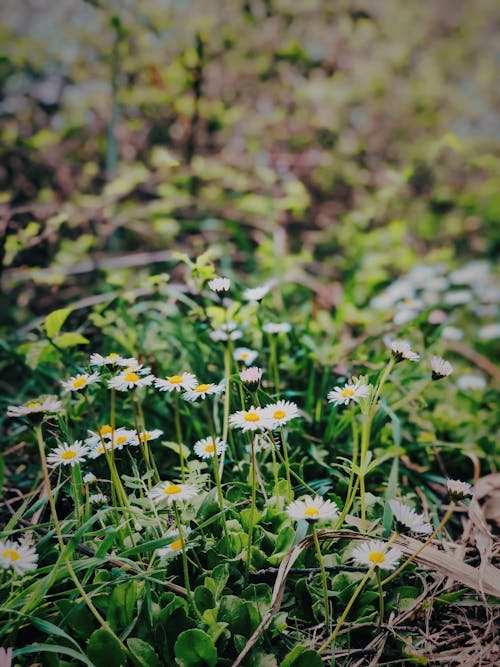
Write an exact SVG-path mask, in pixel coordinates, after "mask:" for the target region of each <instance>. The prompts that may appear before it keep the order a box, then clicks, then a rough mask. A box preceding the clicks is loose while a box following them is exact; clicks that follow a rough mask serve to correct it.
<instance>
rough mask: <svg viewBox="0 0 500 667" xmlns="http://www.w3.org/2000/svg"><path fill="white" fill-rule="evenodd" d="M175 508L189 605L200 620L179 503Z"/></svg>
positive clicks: (175, 504) (174, 504)
mask: <svg viewBox="0 0 500 667" xmlns="http://www.w3.org/2000/svg"><path fill="white" fill-rule="evenodd" d="M173 506H174V517H175V525H176V526H177V531H178V533H179V540H180V541H181V552H182V571H183V573H184V586H185V587H186V591H187V597H188V600H189V605H190V607H191V608H192V610H193V611H194V613H195V616H196V617H197V618H198V619H201V617H200V614H199V612H198V609H197V607H196V605H195V602H194V598H193V593H192V592H191V585H190V583H189V571H188V562H187V554H186V542H185V540H184V533H183V530H182V523H181V518H180V515H179V508H178V507H177V503H176V502H174V503H173Z"/></svg>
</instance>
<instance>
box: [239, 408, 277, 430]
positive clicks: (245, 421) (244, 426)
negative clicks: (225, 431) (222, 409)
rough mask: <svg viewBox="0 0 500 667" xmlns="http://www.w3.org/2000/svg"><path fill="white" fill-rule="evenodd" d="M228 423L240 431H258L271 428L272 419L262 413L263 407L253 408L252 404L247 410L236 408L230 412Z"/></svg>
mask: <svg viewBox="0 0 500 667" xmlns="http://www.w3.org/2000/svg"><path fill="white" fill-rule="evenodd" d="M229 424H230V425H231V426H232V427H233V428H240V429H241V430H242V431H258V430H259V429H266V428H268V429H270V428H272V426H273V420H272V419H270V418H269V417H268V416H267V415H266V414H265V413H264V410H263V408H254V407H253V405H252V407H251V408H250V409H249V410H238V412H235V413H234V414H232V415H231V416H230V417H229Z"/></svg>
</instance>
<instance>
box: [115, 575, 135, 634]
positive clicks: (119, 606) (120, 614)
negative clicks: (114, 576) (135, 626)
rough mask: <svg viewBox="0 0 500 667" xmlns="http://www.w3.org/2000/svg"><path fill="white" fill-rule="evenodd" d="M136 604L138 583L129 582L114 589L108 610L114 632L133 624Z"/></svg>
mask: <svg viewBox="0 0 500 667" xmlns="http://www.w3.org/2000/svg"><path fill="white" fill-rule="evenodd" d="M136 602H137V582H136V581H128V582H126V583H124V584H119V585H118V586H115V587H114V589H113V592H112V593H111V599H110V603H109V608H108V620H109V624H110V625H111V627H112V628H113V630H118V629H121V628H125V627H126V626H127V625H129V624H130V623H131V622H132V620H133V618H134V613H135V606H136Z"/></svg>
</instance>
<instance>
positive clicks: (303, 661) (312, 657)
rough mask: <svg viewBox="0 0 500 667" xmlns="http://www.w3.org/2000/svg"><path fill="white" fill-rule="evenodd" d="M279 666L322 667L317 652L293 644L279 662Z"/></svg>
mask: <svg viewBox="0 0 500 667" xmlns="http://www.w3.org/2000/svg"><path fill="white" fill-rule="evenodd" d="M281 667H323V661H322V659H321V656H320V655H319V653H316V651H313V650H312V649H310V648H305V646H295V647H294V648H293V649H292V650H291V651H290V653H289V654H288V655H286V656H285V658H284V659H283V661H282V662H281Z"/></svg>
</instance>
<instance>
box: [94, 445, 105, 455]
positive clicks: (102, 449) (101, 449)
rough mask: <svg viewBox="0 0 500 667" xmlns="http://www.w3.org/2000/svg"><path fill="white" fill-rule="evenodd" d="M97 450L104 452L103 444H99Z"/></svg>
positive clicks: (100, 452) (99, 452)
mask: <svg viewBox="0 0 500 667" xmlns="http://www.w3.org/2000/svg"><path fill="white" fill-rule="evenodd" d="M96 452H97V453H98V454H102V453H103V452H104V447H103V446H102V445H99V447H98V448H97V449H96Z"/></svg>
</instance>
